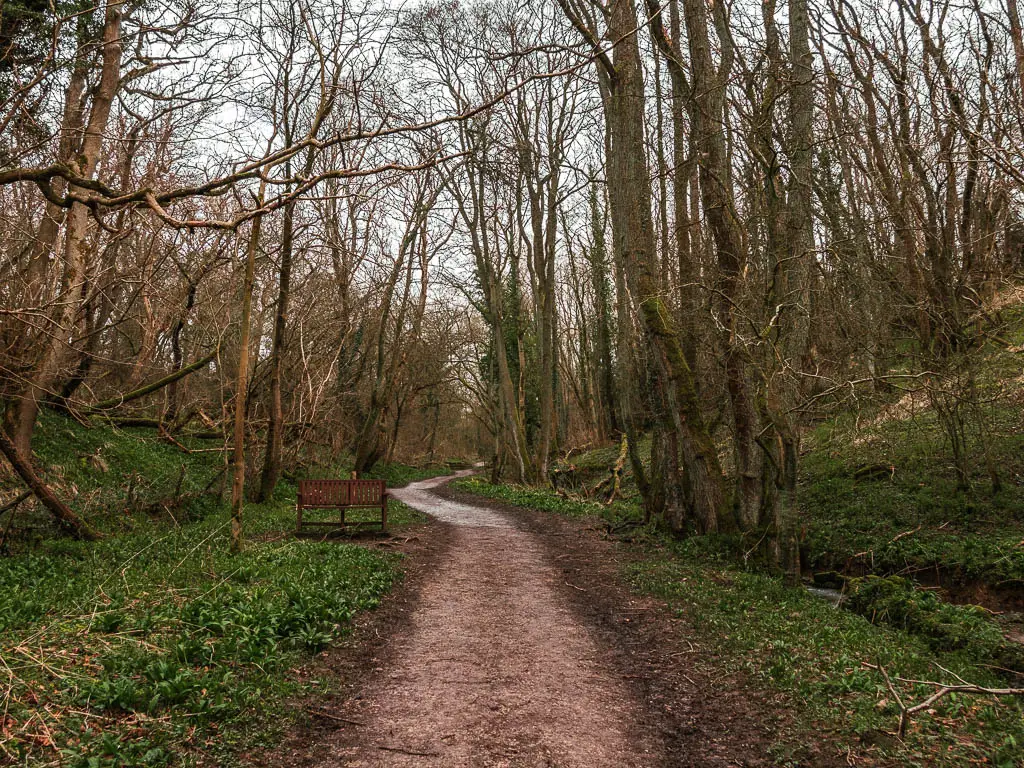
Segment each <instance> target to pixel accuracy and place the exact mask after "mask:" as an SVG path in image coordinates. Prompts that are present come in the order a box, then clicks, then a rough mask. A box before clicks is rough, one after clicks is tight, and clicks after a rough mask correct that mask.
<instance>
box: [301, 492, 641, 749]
mask: <svg viewBox="0 0 1024 768" xmlns="http://www.w3.org/2000/svg"><path fill="white" fill-rule="evenodd" d="M460 474H465V473H460ZM449 479H450V478H435V479H432V480H426V481H423V482H419V483H413V484H412V485H410V486H408V487H406V488H403V489H399V490H395V491H393V492H392V493H393V494H394V496H395V497H396V498H398V499H400V500H401V501H403V502H405V503H406V504H408V505H410V506H412V507H415V508H417V509H419V510H421V511H423V512H425V513H427V514H429V515H431V516H432V517H434V518H436V519H437V520H439V521H441V522H443V523H446V524H447V528H448V530H449V532H450V537H451V546H450V548H449V549H448V554H447V555H446V556H445V558H444V559H443V560H442V561H441V562H440V564H439V566H438V568H437V570H436V571H434V572H433V573H432V574H431V575H429V576H428V577H426V580H425V582H424V583H423V585H422V587H421V591H420V593H419V599H418V602H417V606H416V610H415V612H414V614H413V615H412V618H411V625H410V627H411V628H410V630H409V631H408V632H407V633H405V634H404V635H402V636H399V637H395V638H392V639H391V641H390V650H389V655H388V658H387V659H386V661H385V663H384V666H382V667H380V668H378V669H376V670H375V671H374V673H373V675H372V676H371V677H370V678H369V682H368V684H367V686H366V688H365V689H364V690H363V692H362V694H361V695H360V696H357V697H356V698H355V699H353V700H351V701H350V702H349V703H348V705H347V706H346V717H349V718H350V719H351V721H353V722H355V723H358V724H359V726H360V727H359V728H358V732H359V734H360V737H359V739H358V741H357V743H355V744H348V743H336V744H333V745H329V746H328V748H327V749H326V750H325V753H324V754H323V760H322V762H321V765H322V766H324V767H325V768H326V766H430V767H433V766H439V767H445V768H447V767H448V766H474V767H476V766H480V767H481V768H483V767H484V766H487V767H490V766H495V767H497V766H509V768H512V767H513V766H517V767H518V766H522V767H523V768H526V767H531V768H532V767H533V766H558V768H577V767H578V768H583V767H584V766H587V767H588V768H593V767H596V766H609V767H611V766H615V767H619V766H621V767H623V768H627V767H629V766H637V767H639V766H650V765H654V764H657V763H658V762H659V761H660V758H659V752H660V746H659V745H657V744H652V743H650V737H649V736H647V735H645V733H644V732H641V730H639V729H637V728H636V725H637V724H638V723H639V722H640V720H641V719H642V718H643V714H642V712H643V707H642V706H641V705H640V703H639V702H637V701H636V699H635V697H634V696H633V694H632V692H631V691H630V690H629V688H628V687H627V686H626V685H625V684H624V683H623V682H622V679H621V675H620V676H617V675H615V674H614V673H611V672H609V671H608V670H606V669H602V668H600V667H599V665H598V664H597V662H596V657H597V655H598V653H597V647H596V645H595V643H594V640H593V639H592V638H591V636H590V635H589V634H588V631H587V628H586V627H585V626H584V625H583V624H582V623H581V622H580V621H579V619H578V618H577V617H576V616H575V615H574V614H573V612H572V611H571V610H570V609H569V607H568V605H567V603H566V601H565V600H564V599H561V598H560V594H559V593H560V592H563V591H564V590H565V589H567V588H568V587H567V586H566V584H565V579H564V576H563V574H562V572H561V570H560V569H559V568H557V567H556V566H555V565H554V564H553V563H551V562H550V561H549V560H548V558H547V556H546V555H545V554H544V550H543V548H542V545H541V542H540V541H538V540H537V538H536V537H535V536H534V535H533V534H531V533H529V532H527V531H524V530H521V529H519V528H517V527H516V526H515V525H514V524H513V522H512V521H510V520H509V519H507V518H506V517H504V516H503V515H502V514H501V513H500V512H497V511H495V510H492V509H486V508H484V507H478V506H473V505H469V504H463V503H458V502H453V501H449V500H446V499H442V498H440V497H438V496H437V495H436V494H435V493H433V492H432V489H434V488H436V487H437V486H438V485H441V484H442V483H444V482H446V481H447V480H449Z"/></svg>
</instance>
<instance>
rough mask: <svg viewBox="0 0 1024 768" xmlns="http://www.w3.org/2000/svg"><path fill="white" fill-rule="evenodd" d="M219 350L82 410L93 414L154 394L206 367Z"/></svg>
mask: <svg viewBox="0 0 1024 768" xmlns="http://www.w3.org/2000/svg"><path fill="white" fill-rule="evenodd" d="M217 352H218V349H214V350H213V351H212V352H210V353H209V354H208V355H206V356H205V357H201V358H199V359H198V360H196V361H195V362H194V363H190V364H189V365H186V366H185V367H184V368H179V369H178V370H177V371H175V372H174V373H171V374H168V375H167V376H164V377H163V378H162V379H157V380H156V381H154V382H153V383H152V384H147V385H146V386H144V387H139V388H138V389H136V390H133V391H131V392H128V393H126V394H123V395H118V396H117V397H111V398H109V399H107V400H101V401H100V402H98V403H93V404H92V405H89V406H86V407H85V408H82V409H81V410H82V412H83V413H86V414H93V413H97V412H99V411H105V410H108V409H111V408H117V407H119V406H122V405H124V404H125V403H128V402H131V401H132V400H138V399H139V398H140V397H145V396H146V395H149V394H152V393H153V392H156V391H157V390H160V389H163V388H164V387H166V386H167V385H168V384H173V383H174V382H175V381H178V380H179V379H183V378H185V377H186V376H188V375H189V374H190V373H195V372H196V371H198V370H199V369H201V368H205V367H206V365H207V364H209V362H210V361H211V360H213V358H215V357H216V356H217Z"/></svg>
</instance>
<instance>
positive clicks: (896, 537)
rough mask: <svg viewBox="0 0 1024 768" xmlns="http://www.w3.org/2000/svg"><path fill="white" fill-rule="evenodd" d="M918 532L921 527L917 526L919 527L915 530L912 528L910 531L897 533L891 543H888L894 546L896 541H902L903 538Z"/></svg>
mask: <svg viewBox="0 0 1024 768" xmlns="http://www.w3.org/2000/svg"><path fill="white" fill-rule="evenodd" d="M920 530H921V526H920V525H919V526H917V528H914V529H913V530H912V531H904V532H903V533H897V534H896V535H895V536H893V538H892V541H890V542H889V543H890V544H895V543H896V542H897V541H899V540H900V539H902V538H903V537H904V536H910V535H911V534H914V533H917V532H918V531H920Z"/></svg>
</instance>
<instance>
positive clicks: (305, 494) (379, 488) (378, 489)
mask: <svg viewBox="0 0 1024 768" xmlns="http://www.w3.org/2000/svg"><path fill="white" fill-rule="evenodd" d="M295 507H296V515H297V518H298V520H297V526H296V529H295V530H296V532H297V533H301V532H302V528H303V526H327V527H332V528H344V527H347V526H351V527H359V526H363V525H366V526H372V525H377V521H376V520H370V521H362V522H352V523H349V522H346V521H345V511H346V510H348V509H379V510H380V529H381V530H382V531H385V530H387V527H388V494H387V490H386V489H385V487H384V481H383V480H299V495H298V499H297V501H296V505H295ZM307 509H337V510H338V511H339V518H338V520H337V521H334V520H303V519H302V513H303V512H304V511H305V510H307Z"/></svg>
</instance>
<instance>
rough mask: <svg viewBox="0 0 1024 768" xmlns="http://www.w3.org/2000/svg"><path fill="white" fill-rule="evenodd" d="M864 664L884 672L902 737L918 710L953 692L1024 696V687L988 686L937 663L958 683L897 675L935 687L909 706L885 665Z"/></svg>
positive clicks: (902, 679)
mask: <svg viewBox="0 0 1024 768" xmlns="http://www.w3.org/2000/svg"><path fill="white" fill-rule="evenodd" d="M862 666H863V667H865V668H866V669H874V670H877V671H878V672H880V673H881V674H882V678H883V679H884V680H885V685H886V687H887V688H888V689H889V693H891V694H892V697H893V698H894V699H895V700H896V706H898V707H899V709H900V724H899V730H898V735H899V737H900V738H901V739H902V738H903V737H904V735H905V734H906V732H907V724H908V723H909V722H910V718H911V717H913V716H914V715H916V714H917V713H918V712H921V711H923V710H926V709H930V708H931V707H932V705H934V704H935V703H936V702H938V701H939V700H940V699H943V698H945V697H946V696H948V695H949V694H951V693H970V694H976V695H979V696H1024V688H986V687H985V686H983V685H976V684H974V683H969V682H967V681H966V680H964V679H963V678H962V677H960V675H958V674H956V673H955V672H950V671H949V670H948V669H946V668H945V667H941V666H939V665H938V664H936V665H935V666H936V667H938V668H939V669H940V670H941V671H943V672H945V673H946V674H947V675H950V676H951V677H955V678H956V679H957V681H958V682H957V683H956V684H950V683H940V682H936V681H934V680H911V679H908V678H904V677H897V678H896V681H897V682H900V683H906V684H907V685H930V686H932V687H933V688H935V691H934V693H932V694H931V695H930V696H928V697H927V698H926V699H924V700H923V701H921V702H920V703H918V704H913V705H911V706H907V705H906V704H905V703H904V701H903V697H902V696H900V694H899V691H897V690H896V686H895V685H893V682H892V678H890V677H889V673H888V672H887V671H886V669H885V667H883V666H882V665H881V664H869V663H868V662H866V661H865V662H862Z"/></svg>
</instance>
